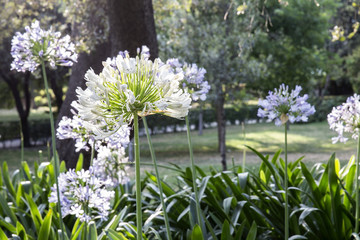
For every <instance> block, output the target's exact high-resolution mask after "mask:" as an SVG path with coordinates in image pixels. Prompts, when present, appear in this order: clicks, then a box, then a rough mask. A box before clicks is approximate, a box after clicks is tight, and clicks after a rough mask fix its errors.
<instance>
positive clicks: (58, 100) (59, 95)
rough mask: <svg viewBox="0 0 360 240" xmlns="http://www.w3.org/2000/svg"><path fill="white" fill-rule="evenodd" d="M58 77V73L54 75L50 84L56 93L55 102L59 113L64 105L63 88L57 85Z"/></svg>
mask: <svg viewBox="0 0 360 240" xmlns="http://www.w3.org/2000/svg"><path fill="white" fill-rule="evenodd" d="M57 76H58V74H56V73H53V74H52V75H51V77H50V84H51V89H52V90H53V92H54V95H55V102H56V106H57V109H58V110H57V111H58V112H59V110H60V108H61V105H62V104H63V99H62V97H63V95H64V93H63V91H62V88H61V87H59V86H58V84H57Z"/></svg>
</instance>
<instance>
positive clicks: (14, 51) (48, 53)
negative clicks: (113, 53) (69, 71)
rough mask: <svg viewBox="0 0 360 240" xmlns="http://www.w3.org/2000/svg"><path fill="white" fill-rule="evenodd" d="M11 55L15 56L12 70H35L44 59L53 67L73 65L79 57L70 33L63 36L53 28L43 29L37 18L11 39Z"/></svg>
mask: <svg viewBox="0 0 360 240" xmlns="http://www.w3.org/2000/svg"><path fill="white" fill-rule="evenodd" d="M11 55H12V56H13V58H14V60H13V62H12V63H11V70H13V69H15V70H16V71H18V72H26V71H30V72H34V71H35V70H36V69H37V67H38V66H39V65H40V64H41V62H42V61H44V62H48V63H49V65H50V67H51V68H56V65H59V66H66V67H71V66H72V65H73V63H74V62H76V61H77V57H78V55H77V53H76V51H75V44H74V43H72V42H71V39H70V36H69V35H66V36H65V37H61V33H60V32H55V31H53V30H52V28H50V29H49V30H43V29H42V28H40V23H39V21H37V20H36V21H34V22H33V23H32V24H31V26H26V27H25V32H24V33H20V32H16V34H15V36H14V37H13V39H12V41H11Z"/></svg>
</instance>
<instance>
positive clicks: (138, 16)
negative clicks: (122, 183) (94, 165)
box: [57, 0, 158, 168]
mask: <svg viewBox="0 0 360 240" xmlns="http://www.w3.org/2000/svg"><path fill="white" fill-rule="evenodd" d="M108 5H109V6H108V16H109V26H110V30H109V31H110V34H109V42H108V43H103V44H99V45H98V46H97V47H96V49H95V51H93V52H91V54H89V55H87V54H84V53H82V54H80V55H79V59H78V63H77V64H76V65H74V67H73V73H72V75H71V77H70V81H69V88H68V92H67V94H66V98H65V101H64V103H63V105H62V107H61V109H60V112H59V117H58V121H60V120H61V118H62V117H63V116H69V117H71V116H72V114H71V112H70V109H71V107H70V104H71V102H72V101H74V100H77V97H76V93H75V89H76V88H77V87H78V86H80V87H82V88H85V81H84V75H85V72H86V71H87V70H88V69H89V68H90V67H91V68H93V69H94V71H95V72H96V73H99V72H100V71H101V69H102V61H104V60H106V58H108V57H113V56H116V55H117V54H118V52H119V51H124V50H128V51H129V52H130V54H131V55H132V56H134V55H135V54H136V49H137V48H138V47H141V46H142V45H147V47H149V48H150V54H151V58H155V57H157V56H158V46H157V41H156V32H155V23H154V16H153V8H152V2H151V0H133V1H127V0H108ZM57 150H58V153H59V156H60V160H64V161H65V162H66V165H67V167H68V168H74V167H75V166H76V162H77V159H78V154H76V153H75V147H74V141H73V140H58V141H57ZM85 159H89V156H86V158H85ZM85 162H88V163H89V161H85ZM85 167H86V166H85Z"/></svg>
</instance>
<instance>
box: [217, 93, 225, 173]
mask: <svg viewBox="0 0 360 240" xmlns="http://www.w3.org/2000/svg"><path fill="white" fill-rule="evenodd" d="M216 91H217V95H216V98H217V101H216V105H215V110H216V121H217V125H218V126H217V128H218V144H219V145H218V148H219V149H218V150H219V152H220V156H221V165H222V167H223V170H224V171H225V170H226V169H227V164H226V116H225V93H224V91H223V90H222V86H218V87H217V89H216Z"/></svg>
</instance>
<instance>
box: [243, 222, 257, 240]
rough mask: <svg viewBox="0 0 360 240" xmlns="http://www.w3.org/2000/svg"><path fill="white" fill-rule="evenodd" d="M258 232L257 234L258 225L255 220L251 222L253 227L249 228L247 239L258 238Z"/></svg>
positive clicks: (253, 239)
mask: <svg viewBox="0 0 360 240" xmlns="http://www.w3.org/2000/svg"><path fill="white" fill-rule="evenodd" d="M256 234H257V225H256V223H255V222H253V223H252V224H251V228H250V230H249V233H248V235H247V237H246V240H255V239H256Z"/></svg>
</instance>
